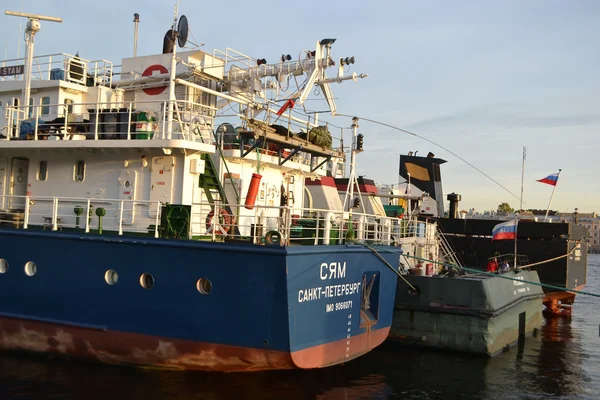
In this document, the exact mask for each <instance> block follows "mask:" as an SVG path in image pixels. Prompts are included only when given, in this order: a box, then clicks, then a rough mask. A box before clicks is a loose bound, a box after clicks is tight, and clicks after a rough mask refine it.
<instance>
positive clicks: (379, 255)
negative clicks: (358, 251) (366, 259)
mask: <svg viewBox="0 0 600 400" xmlns="http://www.w3.org/2000/svg"><path fill="white" fill-rule="evenodd" d="M360 244H362V245H363V246H365V247H366V248H367V249H369V250H371V251H372V252H373V254H375V256H376V257H377V258H379V259H380V260H381V261H382V262H383V263H384V264H385V265H387V267H388V268H389V269H391V270H392V271H394V273H395V274H396V275H398V277H400V278H401V279H402V280H403V281H404V282H405V283H406V284H407V285H408V286H410V288H411V289H412V290H414V291H416V290H417V288H415V287H414V286H413V285H411V283H410V282H409V281H408V280H406V278H405V277H404V276H402V274H401V273H400V272H399V271H398V270H397V269H396V268H394V267H392V266H391V265H390V263H389V262H387V260H386V259H385V258H383V256H382V255H381V254H379V252H378V251H377V250H376V249H374V248H373V247H371V246H369V245H368V244H366V243H360Z"/></svg>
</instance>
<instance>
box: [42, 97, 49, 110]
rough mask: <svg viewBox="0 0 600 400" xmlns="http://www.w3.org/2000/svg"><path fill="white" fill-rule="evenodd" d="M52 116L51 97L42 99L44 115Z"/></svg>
mask: <svg viewBox="0 0 600 400" xmlns="http://www.w3.org/2000/svg"><path fill="white" fill-rule="evenodd" d="M48 114H50V96H46V97H42V115H48Z"/></svg>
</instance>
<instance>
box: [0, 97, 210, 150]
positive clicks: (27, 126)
mask: <svg viewBox="0 0 600 400" xmlns="http://www.w3.org/2000/svg"><path fill="white" fill-rule="evenodd" d="M46 99H48V100H49V97H44V98H42V99H41V103H42V104H39V105H36V104H34V105H31V106H28V107H26V106H5V107H3V109H4V112H3V113H2V114H1V115H0V138H1V139H3V140H103V139H113V140H114V139H119V140H136V139H144V140H149V139H179V140H187V141H193V142H201V143H213V140H212V129H213V127H212V125H213V118H214V113H215V112H216V110H215V109H214V107H209V106H204V105H201V104H198V103H194V102H188V101H179V100H178V101H177V102H176V105H177V106H176V107H174V109H175V112H174V116H173V124H172V129H171V131H170V132H167V112H165V111H164V110H168V101H138V102H135V103H124V102H123V99H122V97H115V98H114V100H113V99H111V100H113V101H106V102H94V103H72V102H65V103H63V104H52V103H49V102H48V101H46ZM26 112H28V115H25V113H26Z"/></svg>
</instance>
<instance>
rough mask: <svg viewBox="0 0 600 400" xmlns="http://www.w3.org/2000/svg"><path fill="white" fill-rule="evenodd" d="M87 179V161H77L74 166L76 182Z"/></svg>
mask: <svg viewBox="0 0 600 400" xmlns="http://www.w3.org/2000/svg"><path fill="white" fill-rule="evenodd" d="M84 179H85V161H77V162H76V163H75V167H74V168H73V180H74V181H75V182H83V180H84Z"/></svg>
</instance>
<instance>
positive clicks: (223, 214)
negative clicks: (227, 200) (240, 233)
mask: <svg viewBox="0 0 600 400" xmlns="http://www.w3.org/2000/svg"><path fill="white" fill-rule="evenodd" d="M214 217H215V210H214V209H213V210H211V211H210V212H209V213H208V215H207V216H206V233H212V231H213V228H215V225H216V231H215V233H217V234H222V235H227V233H229V231H230V230H231V227H232V226H233V224H234V223H235V218H234V217H233V216H232V215H231V214H229V212H228V211H227V210H226V209H224V208H221V209H220V210H219V215H218V220H217V221H215V224H213V218H214ZM221 218H222V221H223V222H222V223H221Z"/></svg>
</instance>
